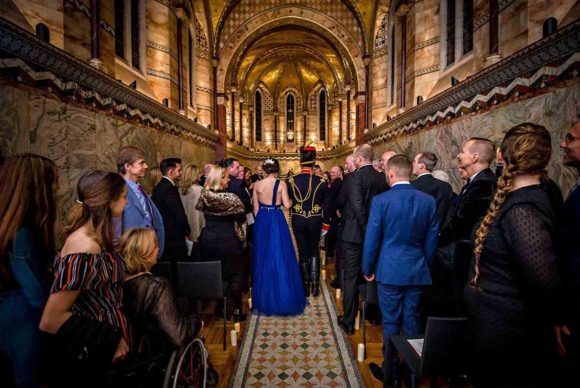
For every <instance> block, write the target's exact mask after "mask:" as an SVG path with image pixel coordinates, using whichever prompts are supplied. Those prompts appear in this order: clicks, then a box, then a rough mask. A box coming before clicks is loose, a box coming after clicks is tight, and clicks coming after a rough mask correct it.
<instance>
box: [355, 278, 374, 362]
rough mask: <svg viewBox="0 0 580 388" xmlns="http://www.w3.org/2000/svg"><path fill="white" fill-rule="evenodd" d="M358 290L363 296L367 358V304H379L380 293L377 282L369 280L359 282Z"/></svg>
mask: <svg viewBox="0 0 580 388" xmlns="http://www.w3.org/2000/svg"><path fill="white" fill-rule="evenodd" d="M358 292H359V294H360V296H361V299H362V300H361V305H360V307H361V310H362V331H363V344H364V346H365V359H366V358H367V315H366V311H367V306H368V305H373V304H374V305H378V304H379V294H378V292H379V291H378V287H377V282H376V281H372V282H367V281H365V282H364V283H363V284H359V286H358Z"/></svg>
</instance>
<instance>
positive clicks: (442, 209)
mask: <svg viewBox="0 0 580 388" xmlns="http://www.w3.org/2000/svg"><path fill="white" fill-rule="evenodd" d="M411 184H412V185H413V187H415V188H416V189H418V190H421V191H422V192H424V193H426V194H429V195H430V196H432V197H433V198H435V202H436V203H437V219H438V220H439V225H443V222H444V221H445V217H446V216H447V212H448V211H449V206H450V205H451V200H452V199H453V189H452V188H451V185H450V184H449V183H447V182H443V181H442V180H440V179H437V178H434V177H433V175H431V174H425V175H422V176H420V177H419V178H417V179H415V180H414V181H413V182H411Z"/></svg>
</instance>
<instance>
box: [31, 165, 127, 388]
mask: <svg viewBox="0 0 580 388" xmlns="http://www.w3.org/2000/svg"><path fill="white" fill-rule="evenodd" d="M126 203H127V184H126V183H125V180H124V179H123V178H122V177H121V176H120V175H118V174H115V173H112V172H107V171H100V170H93V171H90V172H88V173H85V174H84V175H82V176H81V178H80V179H79V182H78V184H77V203H76V204H75V205H74V206H73V208H72V209H71V210H70V212H69V217H68V222H67V224H66V226H65V228H64V234H65V238H66V240H65V243H64V246H63V247H62V250H61V251H60V254H59V255H58V256H57V257H56V260H55V263H54V274H55V279H54V283H53V285H52V291H51V295H50V297H49V298H48V301H47V303H46V307H45V308H44V312H43V314H42V318H41V321H40V330H42V331H43V332H45V333H49V334H51V336H50V337H49V338H50V344H49V346H48V354H50V362H49V364H50V365H48V366H49V368H48V369H47V370H49V371H51V372H53V373H52V376H51V383H52V384H54V386H59V387H61V386H71V387H73V386H78V385H79V382H81V381H82V384H83V385H86V386H105V385H106V382H105V379H106V370H107V369H108V368H110V367H111V363H114V362H116V361H117V360H120V359H122V358H124V357H125V355H126V354H127V352H128V351H129V345H128V344H129V343H130V333H129V328H128V326H127V321H126V319H125V315H124V314H123V311H122V308H121V306H122V305H121V304H122V297H123V288H122V287H123V280H124V278H125V266H124V264H123V258H122V257H121V255H120V254H118V253H116V249H115V246H114V243H113V241H114V232H113V217H120V216H121V215H122V214H123V208H124V207H125V204H126ZM63 366H66V373H63V369H62V368H63ZM88 378H90V380H88Z"/></svg>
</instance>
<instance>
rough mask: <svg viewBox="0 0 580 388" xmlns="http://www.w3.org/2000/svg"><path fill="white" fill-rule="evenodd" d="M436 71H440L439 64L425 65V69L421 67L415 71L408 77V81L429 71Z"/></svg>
mask: <svg viewBox="0 0 580 388" xmlns="http://www.w3.org/2000/svg"><path fill="white" fill-rule="evenodd" d="M436 71H439V64H437V65H433V66H429V67H425V68H423V69H419V70H417V71H414V72H413V73H412V74H411V75H410V76H409V77H408V78H407V83H409V82H411V81H412V80H413V79H415V78H417V77H420V76H422V75H425V74H429V73H434V72H436Z"/></svg>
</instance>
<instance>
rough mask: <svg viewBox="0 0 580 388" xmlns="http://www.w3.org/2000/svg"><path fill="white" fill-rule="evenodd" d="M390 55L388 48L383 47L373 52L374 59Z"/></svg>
mask: <svg viewBox="0 0 580 388" xmlns="http://www.w3.org/2000/svg"><path fill="white" fill-rule="evenodd" d="M388 53H389V50H388V48H387V46H384V47H381V48H380V49H378V50H377V49H375V51H373V58H375V59H376V58H380V57H384V56H385V55H387V54H388Z"/></svg>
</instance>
